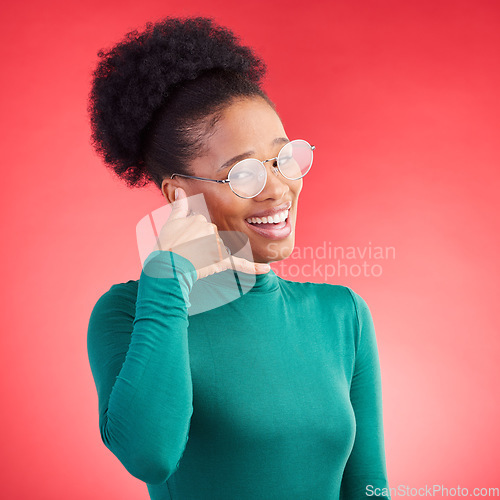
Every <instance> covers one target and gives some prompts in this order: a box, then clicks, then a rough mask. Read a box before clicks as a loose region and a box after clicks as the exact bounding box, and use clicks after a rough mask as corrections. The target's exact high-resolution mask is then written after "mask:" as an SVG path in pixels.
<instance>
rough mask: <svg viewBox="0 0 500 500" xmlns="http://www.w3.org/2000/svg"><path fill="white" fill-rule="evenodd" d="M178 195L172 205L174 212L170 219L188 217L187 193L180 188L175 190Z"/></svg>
mask: <svg viewBox="0 0 500 500" xmlns="http://www.w3.org/2000/svg"><path fill="white" fill-rule="evenodd" d="M175 191H176V193H177V198H176V200H175V201H174V202H173V203H172V212H171V213H170V217H169V220H170V219H180V218H182V217H187V214H188V212H189V205H188V201H187V196H186V192H185V191H184V189H182V188H180V187H178V188H175Z"/></svg>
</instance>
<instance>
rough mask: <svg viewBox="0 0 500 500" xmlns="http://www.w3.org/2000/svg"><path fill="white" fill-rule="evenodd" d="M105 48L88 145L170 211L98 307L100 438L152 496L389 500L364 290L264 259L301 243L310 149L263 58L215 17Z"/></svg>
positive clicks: (168, 25) (94, 352)
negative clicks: (130, 273) (139, 259)
mask: <svg viewBox="0 0 500 500" xmlns="http://www.w3.org/2000/svg"><path fill="white" fill-rule="evenodd" d="M99 55H100V57H101V58H102V60H101V61H100V63H99V65H98V67H97V69H96V71H95V73H94V80H93V87H92V92H91V95H90V104H89V111H90V115H91V122H92V130H93V142H94V145H95V147H96V150H97V151H98V152H99V153H100V154H101V155H102V156H103V158H104V160H105V163H106V164H107V165H108V166H110V167H111V168H113V170H114V171H115V172H116V173H117V174H118V175H119V176H120V177H121V178H122V179H124V180H125V181H126V182H127V184H128V185H129V186H142V185H145V184H146V183H147V182H154V183H155V184H156V185H157V186H158V188H159V189H161V192H162V195H163V196H164V197H165V198H166V200H167V201H168V202H169V203H170V204H172V208H173V209H172V212H171V214H170V217H169V218H168V220H167V222H166V223H165V224H164V226H163V227H162V229H161V232H160V234H159V236H158V240H157V245H156V246H155V247H154V249H153V251H152V252H151V253H150V255H149V256H148V258H147V259H146V261H145V262H144V267H143V269H142V272H141V275H140V278H139V279H138V280H136V281H133V280H130V281H128V282H126V283H119V284H115V285H113V286H111V288H110V289H109V290H108V291H107V292H106V293H105V294H104V295H102V296H101V297H100V298H99V300H98V301H97V303H96V305H95V306H94V309H93V311H92V314H91V317H90V322H89V330H88V352H89V360H90V365H91V369H92V373H93V376H94V379H95V383H96V387H97V391H98V397H99V426H100V432H101V437H102V440H103V442H104V444H105V445H106V446H107V447H108V448H109V449H110V450H111V451H112V452H113V453H114V454H115V455H116V457H117V458H118V459H119V460H120V461H121V462H122V464H123V465H124V466H125V467H126V469H127V470H128V471H129V472H130V473H131V474H132V475H134V476H135V477H137V478H139V479H140V480H142V481H144V482H145V483H147V488H148V491H149V494H150V497H151V498H152V499H156V500H159V499H162V500H163V499H183V500H184V499H186V500H195V499H217V500H223V499H230V500H235V499H287V500H289V499H300V500H304V499H318V500H320V499H338V498H345V499H358V498H365V497H366V495H367V493H368V494H369V495H370V496H377V495H376V494H375V493H378V496H379V497H382V498H390V497H389V496H388V494H382V493H381V492H382V489H383V488H387V486H388V485H387V475H386V466H385V455H384V438H383V423H382V406H381V401H382V400H381V383H380V369H379V361H378V353H377V345H376V338H375V331H374V327H373V322H372V318H371V315H370V312H369V309H368V307H367V305H366V303H365V301H364V300H363V299H362V298H361V297H360V296H359V295H357V294H356V293H355V292H353V291H352V290H350V289H349V288H347V287H344V286H340V285H330V284H326V283H323V284H315V283H309V282H307V283H299V282H293V281H288V280H284V279H282V278H280V277H278V276H277V275H276V274H275V273H274V272H273V270H272V269H271V268H270V266H269V262H272V261H276V260H281V259H284V258H286V257H288V256H289V255H290V254H291V252H292V250H293V245H294V238H295V223H296V217H297V207H298V197H299V194H300V191H301V189H302V186H303V176H304V175H305V174H306V173H307V171H308V170H309V168H310V167H311V164H312V150H313V146H311V145H309V143H307V142H306V141H303V140H301V139H297V140H295V138H293V139H294V140H290V139H289V138H288V136H287V134H286V132H285V129H284V127H283V124H282V122H281V120H280V118H279V116H278V114H277V112H276V110H275V107H274V105H273V103H272V102H271V101H270V99H269V98H268V96H267V95H266V94H265V92H264V91H263V90H262V89H261V87H260V83H259V82H260V81H261V79H262V77H263V76H264V74H265V65H264V63H263V62H262V61H261V60H260V59H259V58H258V57H257V56H256V55H255V54H254V53H253V51H252V50H251V49H250V48H248V47H244V46H242V45H240V44H239V43H238V40H237V39H236V37H235V36H234V35H233V34H232V33H231V31H229V30H228V29H227V28H223V27H220V26H217V25H215V24H214V23H213V21H212V20H210V19H208V18H187V19H176V18H167V19H164V20H162V21H160V22H158V23H156V24H151V23H149V24H148V25H147V28H146V30H145V31H144V32H142V33H138V32H137V31H134V32H132V33H129V34H127V36H126V38H125V40H124V41H123V42H121V43H120V44H118V45H116V46H115V47H114V48H113V49H112V50H110V51H109V52H100V53H99ZM255 160H259V161H255ZM223 180H226V182H220V181H223ZM217 181H219V182H217ZM224 184H229V186H226V185H224ZM197 195H202V196H203V200H204V202H205V204H206V207H207V209H208V213H209V218H210V220H211V222H210V221H209V220H208V219H207V217H206V216H204V215H202V214H200V213H196V212H195V213H192V209H193V206H190V200H192V199H194V197H196V196H197ZM269 214H271V215H272V217H273V218H272V219H271V220H270V219H266V218H265V216H268V215H269ZM275 216H276V218H274V217H275ZM235 235H236V237H233V236H235ZM223 236H224V237H223ZM242 237H243V239H242ZM242 241H243V243H244V242H245V241H247V242H248V243H249V248H250V249H251V253H250V257H249V256H248V254H245V253H244V252H243V253H241V252H240V250H241V248H242ZM215 249H216V250H215ZM241 255H243V256H241ZM245 255H246V257H245ZM230 277H237V280H236V283H237V285H238V289H239V290H240V294H239V295H238V296H236V297H235V296H231V293H230V287H229V286H228V284H230V283H232V282H230V280H228V279H227V278H230ZM210 278H215V279H213V280H212V281H210ZM197 287H198V288H197ZM199 287H201V290H202V292H203V293H198V295H197V297H198V299H197V303H196V304H193V303H192V297H193V292H194V291H195V290H196V289H198V290H199V289H200V288H199ZM231 290H232V289H231ZM214 296H216V297H218V299H217V300H216V301H215V302H210V301H211V300H212V299H213V297H214ZM205 300H206V302H204V301H205ZM200 302H204V303H202V304H201V306H200ZM207 304H209V306H208V307H207ZM195 306H196V307H198V313H197V314H193V313H192V312H191V309H192V307H195ZM199 311H201V312H199Z"/></svg>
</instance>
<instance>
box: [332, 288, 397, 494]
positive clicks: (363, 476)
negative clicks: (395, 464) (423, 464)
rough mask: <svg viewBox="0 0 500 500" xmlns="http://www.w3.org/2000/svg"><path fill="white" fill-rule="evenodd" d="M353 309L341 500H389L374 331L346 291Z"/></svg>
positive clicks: (366, 310)
mask: <svg viewBox="0 0 500 500" xmlns="http://www.w3.org/2000/svg"><path fill="white" fill-rule="evenodd" d="M348 290H349V292H350V294H351V297H352V299H353V301H354V307H355V309H356V316H357V325H358V335H357V339H356V344H357V346H356V356H355V363H354V372H353V376H352V380H351V388H350V398H351V404H352V407H353V410H354V415H355V419H356V437H355V440H354V445H353V448H352V451H351V454H350V456H349V459H348V460H347V464H346V467H345V469H344V474H343V476H342V484H341V492H340V499H341V500H358V499H366V498H367V497H375V498H386V499H390V498H391V496H390V490H389V484H388V480H387V471H386V463H385V449H384V431H383V415H382V384H381V374H380V364H379V357H378V349H377V341H376V337H375V328H374V325H373V320H372V316H371V313H370V310H369V308H368V306H367V304H366V302H365V301H364V300H363V298H362V297H360V296H359V295H358V294H357V293H355V292H353V291H352V290H350V289H349V288H348Z"/></svg>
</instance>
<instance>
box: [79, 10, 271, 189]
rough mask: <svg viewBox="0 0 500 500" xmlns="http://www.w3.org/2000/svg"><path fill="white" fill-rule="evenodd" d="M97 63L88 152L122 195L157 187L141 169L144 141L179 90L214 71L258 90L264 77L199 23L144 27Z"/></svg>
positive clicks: (229, 40)
mask: <svg viewBox="0 0 500 500" xmlns="http://www.w3.org/2000/svg"><path fill="white" fill-rule="evenodd" d="M98 57H99V58H100V61H99V63H98V65H97V67H96V69H95V71H94V72H93V80H92V88H91V92H90V95H89V104H88V112H89V114H90V123H91V129H92V145H93V147H94V148H95V150H96V152H97V153H98V155H100V156H101V157H102V159H103V160H104V162H105V164H106V165H107V166H108V167H110V168H111V169H112V170H114V172H115V173H116V174H117V175H118V176H119V177H120V178H122V179H123V180H125V181H126V183H127V184H128V186H129V187H142V186H144V185H145V184H147V183H148V182H150V181H151V180H155V182H156V183H157V184H158V182H159V179H158V178H156V179H155V178H154V176H152V175H151V172H150V171H149V170H148V167H147V164H146V162H145V151H144V149H145V144H146V143H147V137H146V136H147V135H148V134H150V130H151V122H152V121H153V118H154V117H155V116H158V113H159V110H163V109H165V107H166V106H168V102H169V96H171V95H172V94H175V93H176V91H177V90H178V89H179V87H182V84H183V82H187V81H193V80H195V79H197V78H198V77H199V76H200V75H201V74H202V73H206V72H207V71H208V70H214V69H216V68H218V69H220V70H225V71H229V72H231V73H234V74H237V75H238V78H243V79H244V80H245V81H246V82H248V83H249V84H250V85H253V86H254V88H256V87H259V88H260V82H261V80H262V78H263V77H264V75H265V73H266V65H265V63H264V62H263V61H262V60H261V59H260V58H259V57H257V56H256V55H255V54H254V53H253V51H252V49H250V48H249V47H246V46H243V45H241V44H240V43H239V41H238V39H237V38H236V36H235V35H234V34H233V33H232V32H231V31H230V30H229V29H228V28H225V27H222V26H218V25H216V24H215V23H214V21H213V20H212V19H211V18H206V17H192V18H165V19H162V20H160V21H158V22H156V23H151V22H149V23H147V24H146V29H145V30H144V31H143V32H141V33H139V32H138V31H137V30H133V31H131V32H129V33H127V34H126V35H125V37H124V39H123V40H122V41H121V42H119V43H118V44H117V45H115V46H114V47H113V48H111V49H110V50H105V49H101V50H100V51H99V52H98ZM208 73H210V71H208ZM254 93H255V92H254ZM207 109H210V108H207ZM156 177H158V176H156Z"/></svg>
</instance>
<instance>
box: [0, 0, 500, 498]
mask: <svg viewBox="0 0 500 500" xmlns="http://www.w3.org/2000/svg"><path fill="white" fill-rule="evenodd" d="M187 15H189V16H191V15H204V16H211V17H213V18H214V19H215V20H216V21H217V22H218V23H220V24H223V25H226V26H228V27H230V28H231V29H233V30H234V32H235V33H237V34H238V35H239V36H240V37H241V39H242V41H243V42H245V43H246V44H248V45H251V46H252V47H253V48H254V49H255V50H256V52H257V53H258V54H259V55H261V56H262V57H263V58H264V60H265V61H266V63H267V65H268V68H269V72H268V75H267V78H266V80H265V83H264V87H265V89H266V91H267V92H268V93H269V95H270V97H271V99H273V101H274V102H275V103H276V105H277V108H278V112H279V113H280V116H281V118H282V120H283V123H284V125H285V130H286V131H287V134H288V136H289V137H293V138H304V139H307V140H308V141H309V142H311V143H312V144H314V145H316V151H315V164H314V166H313V169H312V170H311V172H310V174H308V176H307V177H306V178H305V179H304V188H303V190H302V194H301V198H300V204H299V212H298V219H297V237H296V250H297V254H296V255H295V256H294V257H293V258H292V257H290V258H289V259H287V260H285V261H283V262H278V263H275V264H273V268H274V269H275V271H276V272H277V274H278V275H281V276H282V277H284V278H288V279H293V280H299V281H315V282H329V283H333V284H341V285H346V286H349V287H351V288H352V289H353V290H354V291H356V292H357V293H359V294H360V295H361V296H362V297H363V298H364V299H365V300H366V302H367V303H368V305H369V306H370V309H371V312H372V315H373V319H374V323H375V328H376V332H377V339H378V345H379V353H380V360H381V370H382V383H383V399H384V426H385V443H386V459H387V469H388V474H389V481H390V485H391V486H392V487H395V488H396V487H399V486H402V487H408V488H422V487H424V486H432V485H442V486H445V487H448V488H450V489H451V488H457V487H458V486H460V487H462V488H463V487H467V488H469V490H470V491H472V489H473V488H488V487H500V477H499V474H498V471H499V470H500V451H499V450H500V431H499V428H498V422H499V421H500V402H499V397H498V396H499V390H498V386H499V365H498V359H499V357H500V335H499V333H500V329H499V320H498V317H499V315H498V297H499V264H498V244H499V224H498V222H499V220H498V219H499V216H498V215H499V212H500V210H499V198H500V195H499V173H498V172H499V160H500V150H499V145H498V143H499V138H500V102H499V101H500V99H499V96H500V93H499V89H500V60H499V59H500V58H499V54H500V3H499V2H497V1H495V0H492V1H488V0H476V1H472V0H469V1H462V0H448V1H445V0H418V1H417V0H410V1H401V0H392V1H384V0H377V1H375V0H366V1H362V0H341V1H335V0H334V1H312V2H303V1H301V2H298V1H295V0H291V1H282V0H277V1H275V2H267V1H265V2H264V1H261V0H253V1H252V2H243V3H238V2H232V1H228V0H209V1H208V2H207V1H201V0H183V1H182V2H181V1H177V0H176V1H170V2H164V1H158V0H143V1H141V2H137V1H134V2H129V1H124V0H120V1H114V0H113V1H110V0H105V1H102V0H100V1H99V2H98V1H97V0H89V1H86V2H65V1H54V0H52V1H50V0H49V1H44V2H41V1H30V0H27V1H25V2H20V3H14V2H9V3H4V5H3V6H2V20H3V26H2V31H1V35H0V36H1V37H2V43H1V44H0V51H1V56H2V59H1V60H2V84H1V85H2V92H1V116H2V131H1V140H2V149H1V151H2V164H3V169H2V171H3V173H2V197H1V202H2V208H3V209H2V216H3V221H2V224H3V233H4V235H5V236H6V238H5V240H4V244H3V245H2V252H3V256H2V259H1V262H2V264H3V271H2V276H3V277H4V285H5V286H4V288H3V291H2V294H3V297H2V305H3V314H2V320H3V328H2V331H3V333H2V335H1V336H0V342H1V349H0V356H1V359H0V367H1V368H0V369H1V377H0V380H1V384H2V393H1V394H2V412H1V415H0V419H1V421H0V429H1V432H2V438H1V442H2V452H1V464H0V471H1V475H2V480H1V482H0V496H1V497H2V498H7V499H9V500H14V499H44V500H45V499H47V500H49V499H50V500H54V499H68V498H71V499H72V500H80V499H81V500H83V499H89V498H97V499H101V498H102V499H107V500H111V499H117V500H137V499H146V498H148V495H147V491H146V486H145V484H144V483H141V482H140V481H139V480H137V479H135V478H134V477H132V476H131V475H130V474H129V473H128V472H127V471H126V470H125V468H124V467H123V466H122V465H121V463H120V462H119V461H118V459H117V458H115V457H114V455H112V454H111V452H110V451H108V450H107V449H106V447H105V446H104V444H103V443H102V442H101V440H100V435H99V428H98V408H97V393H96V389H95V386H94V382H93V379H92V375H91V372H90V367H89V364H88V358H87V351H86V333H87V324H88V319H89V315H90V312H91V309H92V307H93V305H94V304H95V302H96V300H97V299H98V297H99V296H100V295H101V294H102V293H104V292H105V291H107V290H108V289H109V287H110V286H111V285H112V284H113V283H119V282H124V281H127V280H129V279H138V276H139V273H140V265H141V264H140V260H139V256H138V251H137V243H136V239H135V226H136V224H137V223H138V222H139V220H140V219H141V218H142V217H143V216H144V215H145V214H147V213H148V212H151V211H152V210H155V209H156V208H159V207H160V206H162V205H164V201H165V200H164V198H162V197H161V195H160V192H159V191H158V190H157V189H156V188H155V187H154V186H150V187H147V188H143V189H129V188H127V187H126V185H125V184H124V183H123V182H122V181H120V180H119V179H117V178H115V177H114V176H113V175H112V173H111V172H110V171H109V170H108V169H107V168H106V167H105V166H104V165H103V163H102V161H101V160H100V158H99V157H97V155H96V154H95V153H94V152H93V150H92V148H91V145H90V128H89V122H88V116H87V112H86V106H87V98H88V92H89V90H90V81H91V72H92V70H93V68H94V66H95V64H96V62H97V51H98V50H99V49H101V48H109V47H111V46H112V45H113V44H115V43H116V42H118V41H119V40H121V38H122V37H123V35H124V34H125V33H126V32H128V31H130V30H132V29H135V28H138V29H142V28H143V27H144V25H145V23H146V22H147V21H155V20H158V19H160V18H162V17H166V16H187ZM339 248H340V249H344V250H346V253H345V254H344V255H341V253H339V252H340V250H339ZM306 249H309V250H311V249H312V250H313V251H314V252H315V254H314V257H311V255H310V254H308V253H307V252H306ZM348 249H351V250H350V251H349V252H347V250H348ZM320 250H321V251H320ZM312 260H314V261H315V263H316V265H317V266H318V267H317V269H316V270H314V272H311V268H310V267H306V266H305V265H304V264H307V263H311V262H312ZM327 269H328V271H329V274H327V272H326V270H327ZM306 271H307V272H306ZM435 496H439V495H435Z"/></svg>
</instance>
